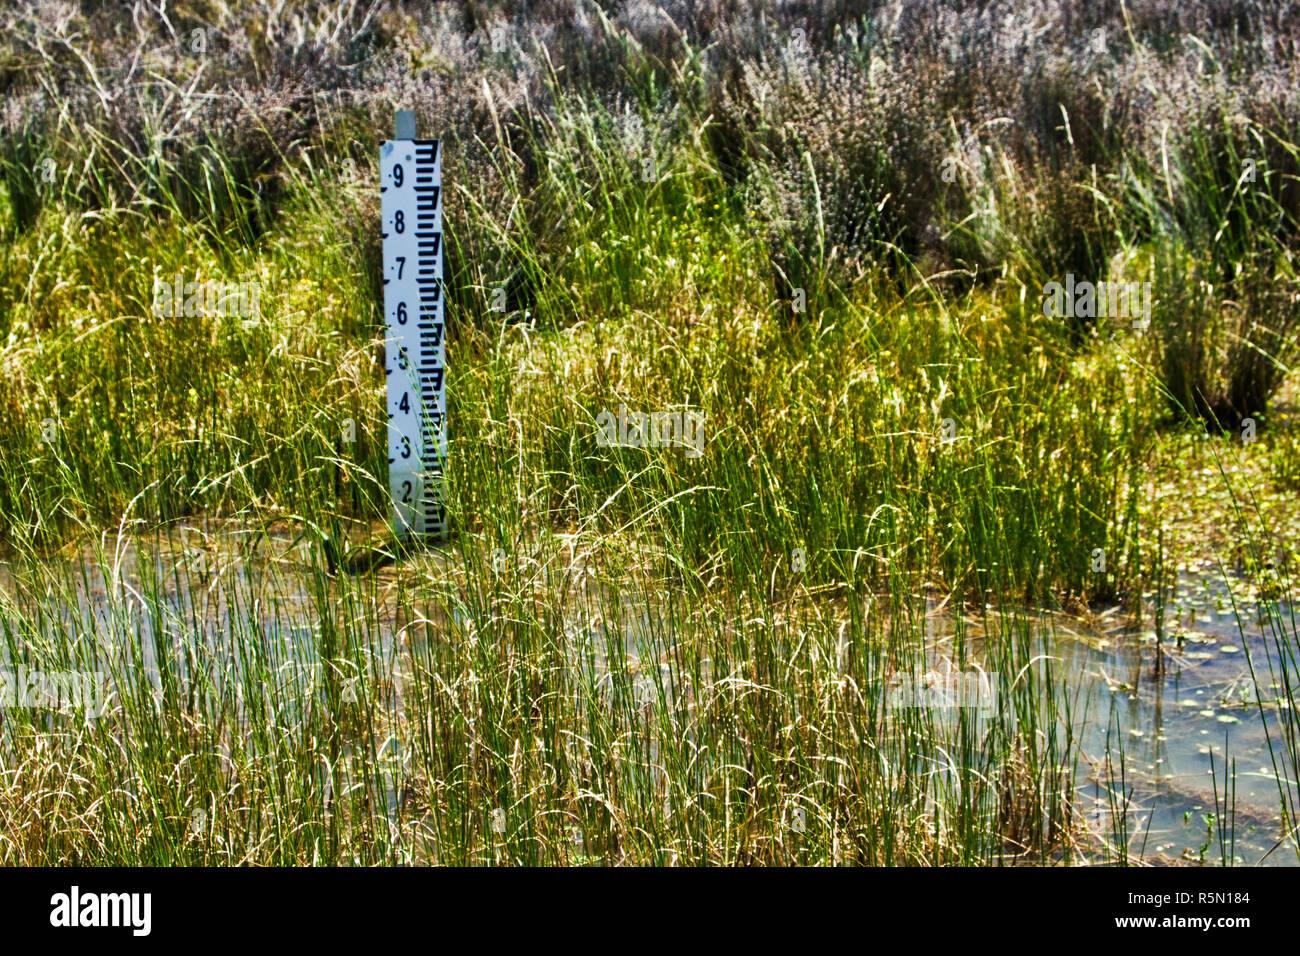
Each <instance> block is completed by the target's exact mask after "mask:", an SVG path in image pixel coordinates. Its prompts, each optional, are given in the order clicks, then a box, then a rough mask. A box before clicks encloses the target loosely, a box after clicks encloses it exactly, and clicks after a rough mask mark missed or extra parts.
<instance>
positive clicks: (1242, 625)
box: [0, 548, 1300, 865]
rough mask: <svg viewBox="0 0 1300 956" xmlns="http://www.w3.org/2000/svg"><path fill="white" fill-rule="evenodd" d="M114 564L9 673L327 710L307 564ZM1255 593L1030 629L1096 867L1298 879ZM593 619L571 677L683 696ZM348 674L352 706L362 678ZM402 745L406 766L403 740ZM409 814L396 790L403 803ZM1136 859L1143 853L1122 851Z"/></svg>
mask: <svg viewBox="0 0 1300 956" xmlns="http://www.w3.org/2000/svg"><path fill="white" fill-rule="evenodd" d="M114 554H115V555H116V557H114V558H113V559H112V567H111V568H109V569H108V570H105V568H104V564H103V562H104V560H105V559H106V558H107V556H106V555H103V554H102V553H101V554H97V555H96V556H95V558H94V560H93V561H90V560H88V559H87V558H85V557H83V559H82V560H81V561H80V562H78V561H73V562H70V563H69V566H68V569H67V571H68V573H66V574H62V575H56V576H55V578H52V579H51V580H61V581H64V582H67V585H68V586H67V587H65V588H64V589H62V590H59V589H49V588H47V589H46V593H45V595H44V598H43V599H42V600H41V601H40V603H41V605H42V610H41V614H40V615H39V621H40V622H41V623H40V625H39V627H38V628H36V629H35V630H32V629H31V626H30V623H29V624H28V625H27V630H24V628H23V627H17V626H15V627H13V628H12V629H11V631H10V638H9V643H8V646H6V647H4V648H2V649H0V656H2V657H3V658H4V660H3V661H0V663H3V664H4V666H6V667H11V666H13V664H14V663H16V662H15V661H14V660H13V656H14V652H15V650H19V651H20V653H21V654H22V655H25V659H24V660H23V661H22V662H21V663H30V661H31V656H30V655H31V654H32V653H34V652H35V651H37V650H39V649H40V646H42V645H43V646H45V647H47V648H49V647H52V646H54V644H55V643H57V640H58V639H63V640H66V641H71V642H73V643H76V642H78V641H86V640H96V641H99V642H101V643H102V642H104V641H106V640H107V641H108V643H112V642H113V641H114V640H116V641H117V642H118V643H119V644H121V646H122V647H126V648H135V650H134V651H133V652H124V653H128V654H129V653H134V654H137V655H138V657H139V660H138V664H139V665H140V666H139V667H136V668H133V667H127V668H114V669H113V671H112V673H113V675H114V677H113V679H114V680H118V681H121V680H132V679H134V678H128V677H124V676H123V675H126V674H139V673H143V674H144V675H145V676H146V677H147V679H148V680H149V681H150V682H151V683H152V684H153V685H154V686H155V688H160V687H161V683H162V676H161V675H162V674H163V673H164V671H168V672H170V673H172V674H173V675H175V674H176V673H177V668H178V667H179V668H181V670H182V671H183V673H182V675H181V676H182V678H183V681H182V682H184V681H186V680H188V681H192V680H193V679H194V678H195V677H196V676H197V675H199V674H202V675H205V676H204V680H206V681H207V686H208V687H209V688H210V689H211V690H212V692H215V693H217V694H222V693H224V689H225V688H227V687H230V686H234V687H236V688H237V687H238V685H239V684H240V682H241V675H242V674H243V673H244V671H245V670H246V669H247V668H248V667H250V666H253V665H254V664H255V665H256V666H257V667H258V670H259V673H260V674H262V675H263V676H266V675H271V679H272V680H273V681H276V682H279V686H278V691H279V692H280V696H282V697H283V698H284V699H289V698H291V697H293V696H294V695H295V694H296V695H298V697H302V696H304V695H306V696H308V697H312V698H314V697H315V694H316V689H318V688H319V686H320V676H321V665H322V657H323V655H322V651H323V650H325V651H328V650H329V647H328V646H327V644H326V643H324V641H325V638H324V637H323V635H322V625H321V622H320V615H319V614H318V613H317V610H316V609H317V607H318V606H319V604H318V600H319V594H315V593H313V589H312V584H311V582H312V581H313V580H315V578H314V577H313V575H312V574H311V573H310V571H309V569H308V568H307V566H306V565H305V564H304V563H303V562H302V561H301V560H297V561H296V562H295V560H284V559H283V558H282V559H281V560H279V561H277V562H268V563H265V564H259V563H258V562H256V561H253V562H248V561H239V560H233V559H230V558H229V556H227V557H226V558H225V559H218V560H224V561H225V564H224V566H223V567H212V568H204V569H198V570H199V571H200V572H201V573H199V574H198V576H197V577H196V575H195V573H194V572H195V567H194V566H193V565H192V563H191V565H190V566H188V569H187V572H186V573H180V574H178V573H175V568H176V560H177V557H176V556H175V555H168V556H165V557H158V556H155V557H154V558H153V559H152V560H153V567H154V573H152V574H149V575H148V576H147V577H148V579H149V581H150V582H151V583H150V584H149V585H148V586H146V585H144V584H143V583H142V581H141V575H140V572H141V567H140V563H139V557H138V555H137V554H136V553H135V552H134V550H133V549H129V548H128V549H115V551H114ZM186 560H189V561H191V562H192V557H190V558H186ZM396 573H397V572H396V571H393V570H392V569H389V570H388V572H386V574H387V577H385V576H384V575H380V576H377V577H376V578H374V579H373V580H372V581H371V583H370V584H368V585H366V587H369V588H370V589H371V590H370V592H369V594H370V597H371V599H372V601H373V602H374V603H373V607H375V608H377V610H376V611H375V613H374V616H373V617H372V618H369V619H368V621H369V623H367V624H366V625H365V626H364V627H362V628H361V631H362V632H363V637H362V638H361V639H360V640H358V638H357V637H356V636H355V635H356V632H355V631H353V632H352V633H353V636H352V637H351V638H350V640H352V641H354V643H360V644H363V645H364V648H363V656H364V657H365V658H366V659H367V660H368V661H369V671H370V673H369V674H368V675H367V681H368V682H371V683H374V682H379V683H380V684H382V685H383V686H384V687H385V688H386V690H385V692H384V693H385V700H386V701H387V702H388V704H389V706H391V708H392V709H393V712H394V713H400V711H401V709H402V706H403V703H402V696H403V688H404V686H405V684H406V681H405V680H404V676H403V655H402V653H400V650H401V648H402V647H403V646H404V644H405V642H406V641H409V640H410V639H411V634H410V633H409V632H407V630H406V628H405V624H404V622H403V621H401V620H400V619H399V615H398V614H397V613H396V612H395V611H393V610H392V609H391V607H388V605H387V604H386V601H387V599H386V597H385V595H386V594H387V593H389V592H390V591H391V584H392V582H393V581H394V580H395V575H396ZM14 580H15V579H14V575H13V574H12V573H10V571H9V569H7V568H5V567H4V566H3V565H0V600H3V605H2V606H0V613H3V614H4V615H5V617H6V618H7V619H9V623H12V622H13V621H15V620H18V619H19V618H20V617H21V618H22V619H23V620H25V621H27V622H31V621H32V620H33V619H34V616H33V615H34V609H33V605H32V599H33V593H32V589H31V587H30V585H29V586H27V587H26V588H21V589H16V588H15V585H14ZM196 582H201V583H198V584H196ZM1230 585H1231V586H1230ZM1243 591H1244V588H1243V587H1242V586H1241V584H1240V582H1237V581H1234V580H1233V579H1232V578H1228V579H1227V580H1226V581H1225V580H1223V579H1222V577H1219V578H1217V579H1216V578H1215V577H1214V576H1211V575H1208V574H1194V573H1188V574H1184V575H1183V576H1182V577H1181V578H1180V580H1179V584H1178V587H1177V589H1176V591H1175V593H1174V595H1173V597H1174V600H1173V601H1172V602H1171V609H1169V610H1167V611H1166V617H1165V621H1164V623H1163V625H1162V626H1161V627H1160V628H1158V629H1157V628H1155V627H1154V624H1153V620H1152V615H1151V613H1149V612H1150V608H1148V613H1147V614H1146V616H1145V618H1146V619H1145V622H1144V625H1143V626H1137V627H1135V626H1133V622H1132V621H1129V620H1127V619H1126V615H1124V614H1122V613H1121V612H1120V610H1119V609H1118V608H1116V609H1114V610H1111V611H1102V612H1101V613H1100V614H1099V615H1097V617H1095V618H1094V619H1093V620H1092V622H1091V623H1090V624H1089V625H1086V626H1085V624H1084V623H1083V622H1082V621H1080V620H1077V619H1074V618H1070V617H1067V616H1064V615H1061V614H1051V615H1049V614H1046V613H1044V612H1030V613H1028V614H1027V615H1026V618H1025V619H1027V620H1031V621H1032V622H1033V626H1032V629H1031V636H1032V654H1031V657H1032V660H1033V662H1034V663H1033V666H1034V667H1035V668H1037V669H1038V670H1039V673H1040V675H1045V674H1047V673H1048V672H1050V674H1051V677H1052V681H1051V685H1052V686H1054V687H1055V688H1057V690H1056V691H1055V693H1057V694H1058V696H1061V697H1062V698H1063V699H1062V700H1061V701H1060V704H1061V705H1062V706H1060V707H1058V708H1057V710H1058V712H1061V713H1064V714H1066V715H1067V716H1066V717H1064V718H1063V720H1064V722H1065V723H1066V724H1068V729H1069V730H1070V732H1071V733H1072V735H1073V736H1074V738H1075V740H1076V741H1077V744H1078V748H1077V753H1078V756H1079V758H1080V759H1078V760H1077V762H1076V765H1075V769H1074V772H1073V775H1074V787H1075V796H1074V799H1075V801H1076V806H1077V807H1078V808H1079V811H1080V812H1081V814H1082V815H1083V816H1084V818H1085V819H1086V820H1087V821H1088V830H1089V832H1090V833H1091V834H1092V836H1093V838H1094V839H1095V843H1096V848H1095V858H1096V859H1097V861H1098V862H1102V861H1107V860H1113V859H1117V858H1120V857H1121V856H1122V857H1123V858H1126V859H1128V860H1130V861H1137V860H1143V861H1148V862H1152V863H1207V864H1217V863H1220V862H1223V861H1224V858H1225V857H1227V858H1228V860H1230V861H1231V862H1233V863H1234V864H1237V865H1260V864H1262V865H1296V863H1297V850H1296V843H1295V840H1294V837H1291V838H1289V839H1288V838H1286V837H1285V830H1286V828H1287V826H1288V824H1286V822H1285V821H1284V816H1283V813H1282V812H1281V810H1282V808H1284V807H1285V808H1287V815H1288V816H1289V815H1291V814H1293V813H1294V812H1295V808H1297V807H1298V806H1300V790H1298V789H1297V783H1296V780H1295V779H1294V775H1295V769H1294V768H1295V767H1296V765H1297V760H1296V756H1295V754H1296V749H1295V748H1296V744H1297V742H1296V741H1295V740H1294V739H1288V728H1291V731H1290V732H1292V733H1294V728H1295V726H1296V721H1295V718H1294V715H1291V714H1290V713H1289V712H1288V711H1287V709H1286V708H1287V707H1288V700H1287V699H1286V695H1285V687H1286V683H1287V681H1286V680H1284V678H1283V674H1284V673H1285V674H1290V675H1294V674H1295V668H1296V665H1297V656H1298V655H1300V649H1297V647H1296V646H1295V643H1294V637H1291V638H1289V639H1288V638H1287V637H1285V636H1284V635H1286V634H1287V633H1289V634H1291V635H1294V634H1295V633H1296V631H1295V627H1294V623H1293V622H1292V621H1290V618H1289V615H1290V614H1291V608H1290V606H1289V605H1288V604H1286V603H1285V602H1277V601H1273V602H1268V601H1254V602H1243V601H1242V599H1241V596H1240V594H1241V592H1243ZM1234 599H1235V603H1234ZM596 603H598V604H600V606H601V610H597V609H596V607H595V606H594V604H585V603H584V602H581V601H579V602H576V603H575V604H574V605H573V610H572V613H571V614H570V615H569V617H568V619H567V621H566V626H565V634H566V641H567V642H568V643H569V645H570V646H571V647H572V648H573V651H574V655H575V656H574V658H573V664H574V666H575V667H579V668H586V669H587V672H588V676H589V677H592V678H594V680H593V681H592V683H593V684H594V686H595V688H596V690H597V692H598V693H600V692H601V688H602V684H608V681H606V680H605V678H607V677H608V675H609V673H610V672H611V671H612V670H613V669H615V668H625V669H627V670H628V671H631V672H634V673H635V674H636V679H635V681H634V683H633V686H634V687H635V688H636V689H637V692H638V694H643V695H644V697H645V701H641V702H642V703H645V702H649V701H652V700H653V699H654V696H655V694H657V693H664V694H668V695H671V694H673V693H675V692H676V691H677V688H675V687H674V686H673V678H672V674H671V669H670V668H668V667H667V665H665V664H662V663H661V662H662V661H663V658H664V651H665V648H666V647H669V646H671V645H672V643H673V639H674V638H673V635H665V634H664V633H663V627H664V625H663V620H664V619H663V617H662V615H660V614H659V613H657V612H656V609H654V608H653V607H650V606H649V605H642V606H640V607H638V606H637V605H636V603H635V602H632V603H631V604H629V602H627V601H623V602H621V608H622V610H621V611H620V612H619V613H618V614H616V615H614V616H615V617H616V619H615V620H610V615H609V613H608V606H607V605H606V604H604V603H603V602H596ZM145 608H149V609H150V612H149V613H144V609H145ZM386 608H387V609H386ZM1234 608H1235V610H1234ZM132 609H134V610H132ZM159 609H162V611H163V613H162V615H161V616H160V615H159V613H158V612H159ZM963 613H966V612H963ZM1270 614H1271V615H1273V616H1274V617H1273V619H1276V618H1277V616H1281V617H1282V618H1284V619H1285V620H1286V621H1287V626H1286V629H1278V628H1275V627H1273V626H1272V625H1271V624H1270V617H1269V615H1270ZM434 620H435V626H434V627H433V628H432V630H430V629H428V628H423V629H421V633H422V634H423V635H424V636H423V637H422V638H420V639H426V640H427V639H432V640H440V639H450V640H454V639H457V638H456V635H457V634H462V633H463V630H464V625H465V623H466V621H465V618H464V616H463V614H462V612H460V611H451V612H449V613H448V614H447V615H446V616H445V617H443V618H442V619H441V620H438V619H436V618H435V619H434ZM960 624H965V625H967V626H966V627H965V628H963V627H961V626H959V625H960ZM982 626H985V625H984V624H983V623H982V622H981V621H980V620H978V619H977V618H976V617H969V618H968V619H967V620H966V621H964V622H959V621H958V620H957V618H956V616H955V615H954V613H953V612H952V611H951V610H950V609H948V608H947V607H946V606H942V605H940V604H938V603H937V602H935V601H929V602H927V610H926V614H925V627H924V636H923V637H922V638H921V639H922V641H923V642H924V650H925V655H926V659H927V660H928V661H932V662H939V661H945V660H949V659H951V657H952V655H951V649H952V644H953V642H954V640H956V639H958V638H957V635H958V634H959V633H961V632H962V631H963V630H965V632H966V633H967V634H968V635H974V636H975V640H974V641H973V642H972V644H971V646H972V647H973V648H974V655H975V657H976V659H978V656H979V650H978V648H979V638H978V633H979V631H980V628H981V627H982ZM38 632H41V633H43V634H44V637H41V636H40V634H39V633H38ZM173 632H175V633H181V632H185V633H187V634H188V635H189V637H188V638H187V640H186V641H185V642H183V644H184V652H183V654H179V655H176V656H180V657H183V658H184V660H183V661H177V660H171V659H169V658H171V657H173V655H174V654H175V650H174V649H175V648H177V647H180V646H181V644H175V643H171V642H169V640H167V639H165V638H166V637H167V636H168V635H171V634H172V633H173ZM430 634H431V635H432V637H430V636H429V635H430ZM232 635H242V636H243V637H244V638H245V639H243V640H236V639H232ZM440 635H441V636H440ZM248 636H253V637H255V638H256V639H255V640H253V641H249V640H247V637H248ZM160 637H163V638H164V639H162V640H160V639H159V638H160ZM233 645H239V646H233ZM250 645H256V650H255V651H250ZM169 647H170V648H173V650H168V648H169ZM120 649H121V648H119V650H120ZM58 656H59V657H60V658H61V659H63V660H65V661H66V660H70V659H72V658H70V657H68V656H66V655H58ZM324 656H326V657H328V654H326V655H324ZM47 666H53V665H47ZM826 666H828V667H834V666H836V663H835V661H833V660H832V661H827V662H826ZM656 671H661V672H660V673H656ZM341 676H342V677H343V678H344V682H343V686H344V687H345V691H344V693H347V692H348V690H347V689H346V688H347V687H349V686H350V685H349V684H348V681H349V680H350V679H351V678H355V677H356V676H357V675H356V674H352V675H346V674H345V675H341ZM1291 680H1292V683H1293V682H1294V677H1292V678H1291ZM579 703H580V704H581V702H579ZM393 746H394V747H395V748H397V749H395V750H394V754H397V753H398V751H400V744H398V743H397V742H396V741H394V742H393ZM395 800H396V797H395V796H394V793H393V792H391V791H390V793H389V802H390V806H392V805H394V803H395ZM1294 825H1295V824H1294V822H1292V823H1291V824H1290V826H1292V827H1293V826H1294ZM1120 846H1123V847H1126V848H1127V850H1126V853H1124V854H1120V853H1119V852H1118V849H1117V848H1119V847H1120Z"/></svg>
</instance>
